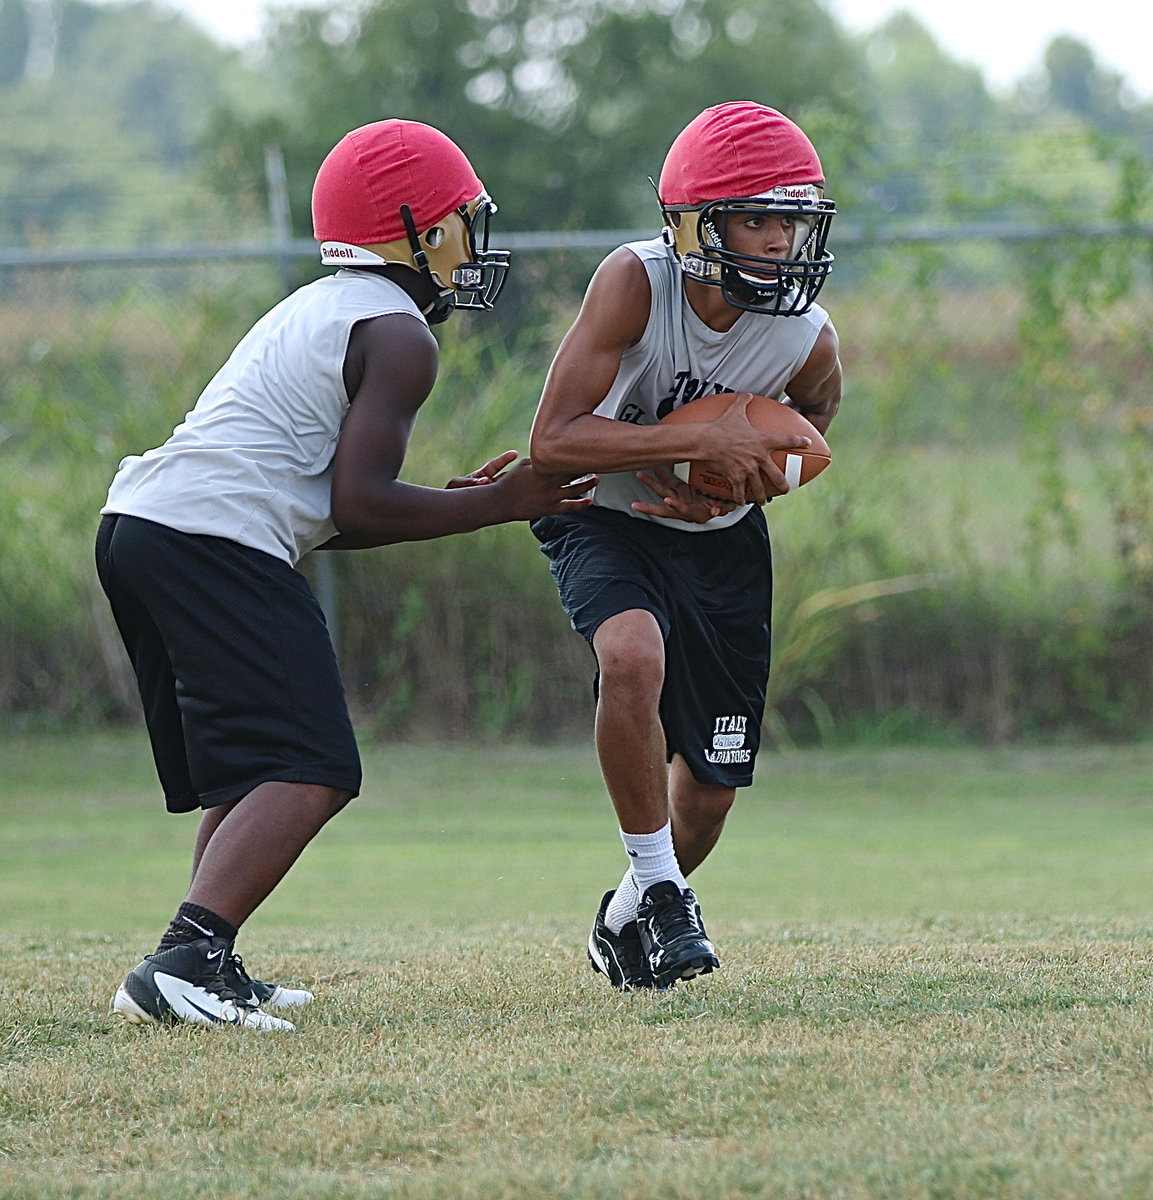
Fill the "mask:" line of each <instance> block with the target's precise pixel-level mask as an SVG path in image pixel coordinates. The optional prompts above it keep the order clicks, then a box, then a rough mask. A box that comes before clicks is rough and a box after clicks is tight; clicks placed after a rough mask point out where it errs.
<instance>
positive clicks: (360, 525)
mask: <svg viewBox="0 0 1153 1200" xmlns="http://www.w3.org/2000/svg"><path fill="white" fill-rule="evenodd" d="M514 516H515V514H513V513H512V512H511V511H510V510H509V507H508V505H507V503H506V502H505V498H504V496H503V493H502V492H501V490H500V489H499V488H496V487H493V486H492V485H489V486H483V487H468V488H427V487H419V486H417V485H415V484H409V483H401V482H400V481H399V480H395V481H393V482H392V483H390V484H388V485H387V486H386V487H384V488H383V489H381V491H380V492H379V493H378V494H376V495H373V496H363V497H359V498H358V499H357V500H356V501H355V502H350V501H348V500H345V501H344V502H343V503H341V504H340V505H335V504H334V507H333V521H334V523H335V524H336V527H337V529H338V530H339V532H338V534H337V536H336V537H335V538H333V539H332V540H331V541H329V542H328V543H326V545H325V546H324V547H323V548H324V549H326V550H366V549H370V548H371V547H373V546H389V545H393V544H395V543H397V542H424V541H431V540H432V539H433V538H440V537H448V536H450V535H451V534H454V533H472V532H473V531H474V530H477V529H483V528H485V527H486V526H489V525H499V524H502V523H503V522H505V521H509V520H513V519H514Z"/></svg>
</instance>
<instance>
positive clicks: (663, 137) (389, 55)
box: [213, 0, 864, 232]
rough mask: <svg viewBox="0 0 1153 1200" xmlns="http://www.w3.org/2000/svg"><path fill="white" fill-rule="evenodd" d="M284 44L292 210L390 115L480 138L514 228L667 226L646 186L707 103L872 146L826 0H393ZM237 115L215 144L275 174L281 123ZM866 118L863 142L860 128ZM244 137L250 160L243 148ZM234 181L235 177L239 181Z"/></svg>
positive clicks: (472, 140)
mask: <svg viewBox="0 0 1153 1200" xmlns="http://www.w3.org/2000/svg"><path fill="white" fill-rule="evenodd" d="M269 55H270V59H271V60H272V61H275V63H276V65H277V71H278V74H279V75H280V77H281V78H282V79H283V80H284V81H285V82H286V83H287V86H288V89H289V91H290V93H291V95H292V97H293V104H292V107H291V109H290V110H289V112H288V115H287V118H286V121H287V124H288V125H289V126H290V128H289V129H284V130H283V131H282V132H283V134H284V137H285V142H286V144H285V146H284V149H285V155H286V159H287V162H288V167H289V174H290V179H291V181H292V189H293V211H294V213H295V214H296V217H297V222H298V227H299V229H300V231H301V232H306V230H305V228H304V226H305V224H306V219H307V213H308V203H307V189H308V187H309V185H310V183H311V175H312V171H314V169H315V164H316V162H317V161H318V160H319V157H320V156H321V155H322V154H323V153H324V151H325V150H326V149H327V148H328V147H329V146H330V145H331V144H332V143H333V141H335V140H336V139H337V138H338V137H339V136H340V135H341V134H342V133H343V132H345V131H346V130H347V129H349V128H352V127H354V126H356V125H359V124H364V123H367V122H369V121H373V120H379V119H381V118H384V117H388V116H400V117H408V118H413V119H419V120H426V121H429V122H430V123H432V124H434V125H437V126H439V127H440V128H442V129H444V130H445V132H446V133H448V134H449V135H450V136H452V137H454V138H456V139H457V140H459V141H460V143H461V144H462V145H463V146H465V147H466V148H467V149H468V152H469V154H470V155H471V156H472V157H473V158H474V160H475V161H476V162H477V164H478V166H479V168H480V170H481V174H482V177H483V178H484V180H485V182H486V184H487V185H488V186H489V189H490V191H491V192H492V193H493V194H494V196H495V197H496V198H497V200H498V202H499V204H500V205H501V209H502V224H503V225H504V227H505V228H509V227H514V228H525V229H533V228H536V229H549V228H565V227H609V228H637V227H643V226H645V225H648V224H650V223H655V220H656V208H655V203H654V199H653V195H652V191H651V189H650V188H649V185H648V182H647V179H648V177H649V176H650V175H656V174H657V173H658V171H659V169H660V165H661V160H662V157H663V154H664V150H665V148H666V147H667V145H668V143H669V141H671V139H672V137H673V136H674V135H675V134H676V132H677V131H678V130H679V129H680V128H681V127H682V126H683V125H684V124H685V123H686V122H687V121H688V120H690V119H691V118H692V117H693V116H694V115H695V114H696V113H697V112H699V111H700V109H702V108H703V107H705V106H707V105H708V104H712V103H717V102H719V101H721V100H727V99H755V100H760V101H762V102H765V103H769V104H773V105H775V106H777V107H780V108H782V109H784V110H785V111H787V112H789V113H790V115H792V116H794V117H796V118H797V119H799V120H802V121H803V122H805V124H806V125H807V126H808V127H810V129H811V131H812V132H813V134H814V137H815V140H817V141H818V142H820V140H821V139H820V134H821V132H822V131H826V130H827V131H829V132H830V140H831V139H832V131H836V132H837V143H838V145H840V144H849V143H851V142H853V141H854V140H858V139H859V133H860V130H859V126H857V125H856V124H855V114H856V97H857V96H859V95H860V93H861V91H862V88H863V83H864V71H863V67H862V64H861V61H860V56H859V55H858V54H857V53H856V52H855V50H854V48H853V46H852V44H851V42H850V41H849V40H848V39H847V38H846V37H845V36H844V35H843V34H842V33H841V32H840V30H839V29H838V27H837V26H836V24H835V23H834V21H833V20H832V18H831V17H830V16H829V15H828V13H827V12H826V11H825V9H824V8H822V7H821V6H820V5H819V4H818V3H816V0H778V3H776V4H775V5H774V6H773V8H772V11H771V13H766V12H765V10H764V6H761V5H756V4H752V3H750V2H749V0H682V3H680V4H679V5H677V6H676V7H675V8H672V9H671V10H670V6H669V5H668V4H658V3H656V2H655V0H652V2H647V0H631V2H626V3H623V4H621V3H618V4H613V5H611V6H610V5H608V4H604V3H601V2H600V0H594V2H592V3H588V2H584V0H581V2H578V0H460V2H459V3H458V2H457V0H385V2H383V3H376V4H374V5H371V6H369V7H367V8H365V9H363V10H361V11H360V13H359V15H358V16H356V17H350V16H348V15H347V14H346V12H345V10H343V9H338V8H318V9H309V10H304V11H297V12H293V13H290V14H287V15H284V16H282V17H280V18H279V19H277V20H276V21H275V23H274V26H273V29H272V32H271V34H270V39H269ZM256 125H257V123H255V122H248V123H247V125H246V123H245V122H244V121H240V122H236V121H234V120H228V119H222V121H221V123H220V124H218V126H217V133H218V135H220V136H218V137H217V138H216V140H215V143H214V146H213V154H214V155H215V156H216V157H217V158H218V160H219V159H220V158H222V157H223V158H228V157H229V155H231V156H232V157H233V159H234V160H235V159H236V158H237V157H239V158H241V159H242V160H243V161H244V162H245V163H246V169H247V172H248V177H249V180H250V181H251V182H253V183H255V181H256V180H258V178H259V174H260V171H261V167H260V162H261V155H262V148H261V147H260V146H259V145H258V142H259V141H260V140H261V137H262V136H267V130H264V131H263V133H262V134H260V135H257V132H256ZM847 128H851V129H853V130H854V134H853V135H847V134H845V133H844V130H845V129H847ZM238 145H240V146H242V150H241V152H240V154H239V156H238V155H237V151H236V147H237V146H238ZM231 178H232V179H233V180H234V181H235V174H232V176H231Z"/></svg>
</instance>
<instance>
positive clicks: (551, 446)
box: [528, 427, 571, 475]
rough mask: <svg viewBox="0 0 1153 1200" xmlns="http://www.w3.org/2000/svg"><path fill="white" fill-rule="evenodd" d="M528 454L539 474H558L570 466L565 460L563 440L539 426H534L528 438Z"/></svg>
mask: <svg viewBox="0 0 1153 1200" xmlns="http://www.w3.org/2000/svg"><path fill="white" fill-rule="evenodd" d="M528 456H529V458H530V459H531V460H532V466H533V470H534V471H536V472H537V474H539V475H559V474H560V473H561V472H563V471H566V470H568V469H569V468H570V466H571V464H570V463H568V462H566V460H565V456H564V446H563V442H561V440H560V439H558V438H556V437H553V436H551V434H550V432H549V431H548V430H547V429H543V428H540V427H537V428H534V429H533V431H532V436H531V437H530V438H529V443H528Z"/></svg>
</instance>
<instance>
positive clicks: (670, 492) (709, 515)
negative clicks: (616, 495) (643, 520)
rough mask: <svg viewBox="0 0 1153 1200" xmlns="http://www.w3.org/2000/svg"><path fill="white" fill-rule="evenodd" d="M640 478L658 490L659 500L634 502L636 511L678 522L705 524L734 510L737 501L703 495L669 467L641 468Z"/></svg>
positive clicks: (655, 490) (656, 491)
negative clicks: (729, 501)
mask: <svg viewBox="0 0 1153 1200" xmlns="http://www.w3.org/2000/svg"><path fill="white" fill-rule="evenodd" d="M637 478H638V479H639V480H640V481H641V483H643V484H644V485H645V487H647V488H648V489H649V490H650V491H652V492H655V493H656V494H657V495H658V496H659V497H660V501H659V502H655V501H654V502H652V503H645V502H643V501H637V502H636V503H635V504H633V505H632V509H633V512H639V513H645V514H647V515H648V516H650V517H671V518H672V519H674V520H677V521H691V522H693V523H694V524H697V525H703V524H704V523H705V522H706V521H711V520H712V519H713V517H719V516H720V515H721V513H727V512H732V511H733V509H734V508H736V505H735V504H728V503H726V502H725V501H724V500H715V499H711V498H709V497H707V496H702V495H701V494H700V492H698V491H696V490H695V489H693V488H691V487H689V485H688V484H687V483H685V482H684V480H683V479H678V478H677V477H676V475H674V474H673V473H672V471H670V470H669V469H668V467H653V468H652V469H651V470H648V471H638V472H637Z"/></svg>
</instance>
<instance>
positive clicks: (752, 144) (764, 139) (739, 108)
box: [657, 100, 824, 208]
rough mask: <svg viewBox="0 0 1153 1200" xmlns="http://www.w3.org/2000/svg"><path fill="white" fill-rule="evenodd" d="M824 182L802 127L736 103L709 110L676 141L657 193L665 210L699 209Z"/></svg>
mask: <svg viewBox="0 0 1153 1200" xmlns="http://www.w3.org/2000/svg"><path fill="white" fill-rule="evenodd" d="M823 182H824V172H823V171H822V169H821V160H820V159H819V158H818V157H817V152H816V150H815V149H814V148H813V144H812V142H810V141H809V139H808V138H807V137H806V136H805V134H804V132H803V131H802V130H801V129H800V128H799V127H798V126H797V125H795V124H794V123H793V122H792V121H790V120H789V118H788V117H786V116H785V115H784V114H783V113H779V112H777V110H776V109H775V108H766V107H765V106H764V105H763V104H756V103H754V102H753V101H751V100H734V101H730V102H729V103H727V104H718V105H715V106H714V107H713V108H706V109H705V111H704V112H703V113H701V114H700V116H698V117H696V118H695V119H694V120H693V121H690V122H689V124H688V125H686V126H685V128H684V129H683V130H682V131H681V132H680V133H679V134H678V135H677V137H676V140H675V141H674V142H673V144H672V145H671V146H670V147H669V152H668V154H667V155H666V156H665V164H664V168H663V169H662V171H661V180H660V184H659V185H658V188H657V191H658V195H659V197H660V201H661V204H662V205H665V206H673V205H682V206H686V207H691V208H696V207H699V206H701V205H703V204H707V203H709V202H710V201H714V200H725V199H730V198H746V197H750V196H761V195H765V194H766V193H768V192H770V191H771V190H772V189H773V188H775V187H788V186H790V185H793V184H801V183H814V184H821V183H823Z"/></svg>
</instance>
